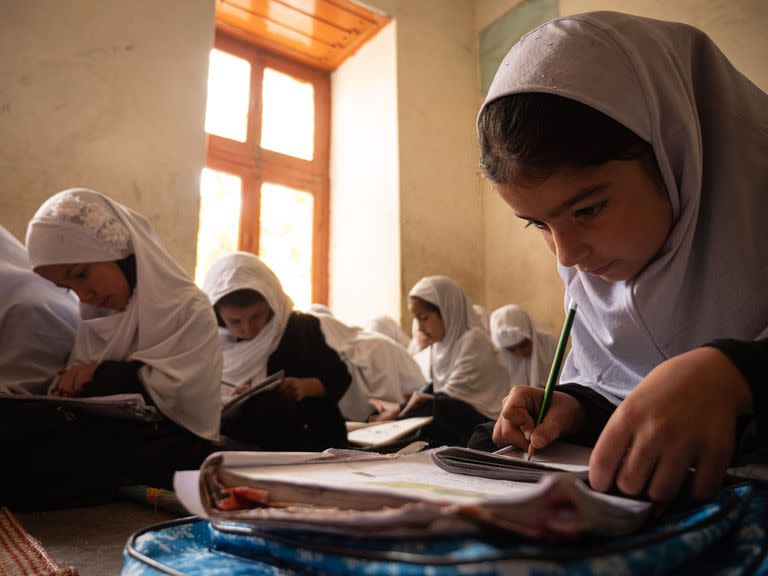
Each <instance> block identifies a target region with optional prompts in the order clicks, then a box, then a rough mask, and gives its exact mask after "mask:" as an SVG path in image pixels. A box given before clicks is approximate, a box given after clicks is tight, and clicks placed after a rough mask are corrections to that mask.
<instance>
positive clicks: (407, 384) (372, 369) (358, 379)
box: [318, 314, 424, 422]
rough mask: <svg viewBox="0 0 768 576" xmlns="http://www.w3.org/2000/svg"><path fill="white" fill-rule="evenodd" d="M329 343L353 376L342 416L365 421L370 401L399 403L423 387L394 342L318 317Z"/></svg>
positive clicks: (404, 352)
mask: <svg viewBox="0 0 768 576" xmlns="http://www.w3.org/2000/svg"><path fill="white" fill-rule="evenodd" d="M318 319H319V320H320V327H321V329H322V331H323V336H325V340H326V342H328V345H329V346H330V347H331V348H333V349H334V350H335V351H336V352H338V354H339V356H340V357H341V358H342V360H344V362H345V363H346V365H347V369H348V370H349V373H350V374H351V375H352V382H351V384H350V386H349V389H348V390H347V392H346V393H345V394H344V396H343V397H342V399H341V400H340V401H339V408H340V409H341V413H342V414H343V415H344V418H346V419H347V420H352V421H356V422H365V421H366V420H368V417H369V416H371V414H372V413H373V412H374V410H373V407H372V401H375V400H384V401H386V402H395V403H400V402H402V401H403V399H404V398H405V397H406V396H408V395H409V394H411V393H412V392H413V391H414V390H418V389H419V388H421V387H422V386H424V378H423V376H422V374H421V371H420V370H419V366H418V365H417V364H416V361H415V360H414V359H413V357H412V356H411V355H410V354H409V353H408V350H406V349H405V348H403V347H402V346H400V345H399V344H398V343H397V342H395V341H394V340H392V339H391V338H388V337H387V336H384V335H383V334H380V333H378V332H373V331H370V330H363V329H362V328H360V327H358V326H348V325H346V324H344V323H343V322H341V321H340V320H337V319H336V318H334V317H332V316H328V315H325V314H321V315H319V316H318Z"/></svg>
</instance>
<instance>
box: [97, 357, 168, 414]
mask: <svg viewBox="0 0 768 576" xmlns="http://www.w3.org/2000/svg"><path fill="white" fill-rule="evenodd" d="M142 366H143V363H142V362H139V361H138V360H133V361H130V362H115V361H112V360H105V361H104V362H102V363H101V364H99V365H98V367H97V368H96V371H95V372H94V373H93V379H92V380H91V381H90V382H88V383H87V384H86V385H85V388H84V390H83V395H84V396H110V395H112V394H141V395H142V396H143V397H144V401H145V402H147V403H150V404H154V402H152V398H151V397H150V395H149V394H148V393H147V390H146V388H144V384H143V383H142V381H141V379H140V378H139V368H141V367H142Z"/></svg>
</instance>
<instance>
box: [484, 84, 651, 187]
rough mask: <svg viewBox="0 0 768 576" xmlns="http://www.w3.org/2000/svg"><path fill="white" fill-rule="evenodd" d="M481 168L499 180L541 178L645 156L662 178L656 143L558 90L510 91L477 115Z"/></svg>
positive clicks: (494, 180) (644, 158) (508, 182)
mask: <svg viewBox="0 0 768 576" xmlns="http://www.w3.org/2000/svg"><path fill="white" fill-rule="evenodd" d="M477 129H478V133H479V137H480V155H481V156H480V169H481V171H482V173H483V175H484V176H485V177H486V178H488V179H489V180H491V181H492V182H494V183H497V184H511V183H516V182H531V181H534V182H535V181H540V180H544V179H546V178H548V177H549V176H551V175H552V174H553V173H554V172H556V171H557V170H559V169H561V168H566V167H572V168H584V167H588V166H597V165H599V164H604V163H605V162H610V161H612V160H641V161H644V162H645V163H647V167H648V168H649V169H650V170H651V173H652V174H653V175H654V177H655V178H656V179H657V181H659V182H660V181H661V175H660V173H659V169H658V165H657V164H656V157H655V155H654V153H653V147H652V146H651V145H650V144H649V143H648V142H646V141H645V140H643V139H642V138H640V137H639V136H638V135H637V134H635V133H634V132H632V131H631V130H630V129H628V128H627V127H626V126H624V125H622V124H620V123H619V122H617V121H616V120H614V119H613V118H610V117H609V116H606V115H605V114H603V113H602V112H598V111H597V110H595V109H594V108H591V107H589V106H587V105H585V104H582V103H580V102H577V101H575V100H571V99H569V98H563V97H562V96H557V95H554V94H546V93H539V92H524V93H520V94H510V95H508V96H503V97H501V98H499V99H498V100H494V101H492V102H490V103H489V104H488V105H486V106H485V108H484V109H483V111H482V113H481V114H480V117H479V118H478V121H477Z"/></svg>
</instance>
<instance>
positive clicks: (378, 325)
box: [364, 314, 411, 348]
mask: <svg viewBox="0 0 768 576" xmlns="http://www.w3.org/2000/svg"><path fill="white" fill-rule="evenodd" d="M364 328H365V329H366V330H368V331H369V332H378V333H379V334H383V335H384V336H387V337H388V338H391V339H392V340H394V341H395V342H397V343H398V344H400V346H402V347H403V348H408V346H409V345H410V343H411V339H410V338H408V335H407V334H406V333H405V332H403V329H402V328H400V325H399V324H398V323H397V322H395V320H394V319H393V318H391V317H390V316H387V315H386V314H384V315H381V316H376V317H375V318H371V319H370V320H368V322H366V323H365V326H364Z"/></svg>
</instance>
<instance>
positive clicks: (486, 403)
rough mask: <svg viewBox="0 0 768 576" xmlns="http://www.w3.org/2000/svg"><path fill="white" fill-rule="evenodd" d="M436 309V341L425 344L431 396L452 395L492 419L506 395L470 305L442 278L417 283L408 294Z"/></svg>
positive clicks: (491, 351) (493, 355)
mask: <svg viewBox="0 0 768 576" xmlns="http://www.w3.org/2000/svg"><path fill="white" fill-rule="evenodd" d="M408 296H409V297H412V296H415V297H418V298H421V299H422V300H426V301H427V302H429V303H430V304H432V305H434V306H437V307H438V308H439V309H440V315H441V317H442V319H443V324H444V326H445V335H444V336H443V338H442V340H440V341H439V342H435V343H434V344H432V346H431V351H432V352H431V355H432V358H431V366H432V383H433V385H434V390H435V392H442V393H445V394H447V395H449V396H453V397H454V398H457V399H459V400H462V401H463V402H466V403H467V404H469V405H471V406H472V407H474V408H475V409H476V410H477V411H478V412H480V413H482V414H483V415H485V416H487V417H488V418H497V417H498V415H499V411H500V410H501V401H502V399H503V398H504V396H506V394H507V392H508V391H509V385H508V382H507V374H506V369H505V368H504V366H503V365H502V364H501V361H500V359H499V357H498V355H497V353H496V350H494V348H493V345H492V344H491V341H490V339H489V337H488V336H487V335H486V333H485V331H484V330H483V329H482V328H481V327H480V320H479V317H478V315H477V314H476V313H475V311H474V309H473V308H472V303H471V302H470V301H469V298H468V297H467V295H466V294H464V291H463V290H462V289H461V288H460V287H459V285H458V284H456V282H454V281H453V280H451V279H450V278H448V277H446V276H428V277H426V278H422V279H421V280H419V281H418V282H417V283H416V285H415V286H414V287H413V288H412V289H411V292H410V293H409V294H408Z"/></svg>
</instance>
